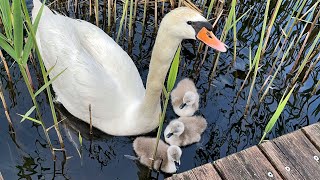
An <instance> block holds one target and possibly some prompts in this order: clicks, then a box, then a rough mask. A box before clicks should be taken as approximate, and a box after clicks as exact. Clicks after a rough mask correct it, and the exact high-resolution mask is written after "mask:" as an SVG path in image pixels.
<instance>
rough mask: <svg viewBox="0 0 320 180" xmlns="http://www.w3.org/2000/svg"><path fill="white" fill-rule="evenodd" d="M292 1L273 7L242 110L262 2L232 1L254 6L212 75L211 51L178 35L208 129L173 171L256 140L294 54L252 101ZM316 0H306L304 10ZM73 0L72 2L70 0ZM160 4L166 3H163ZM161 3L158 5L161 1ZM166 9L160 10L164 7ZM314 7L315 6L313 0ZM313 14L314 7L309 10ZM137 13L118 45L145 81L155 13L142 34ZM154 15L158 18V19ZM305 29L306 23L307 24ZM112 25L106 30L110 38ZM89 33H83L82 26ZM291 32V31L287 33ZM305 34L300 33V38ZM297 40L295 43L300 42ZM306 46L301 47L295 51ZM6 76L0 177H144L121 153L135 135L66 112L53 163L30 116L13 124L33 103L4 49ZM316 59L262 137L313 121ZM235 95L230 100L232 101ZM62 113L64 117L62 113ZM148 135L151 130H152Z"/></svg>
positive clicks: (83, 7) (241, 9)
mask: <svg viewBox="0 0 320 180" xmlns="http://www.w3.org/2000/svg"><path fill="white" fill-rule="evenodd" d="M79 2H80V4H79V7H80V8H79V11H78V12H80V13H75V12H74V10H73V8H70V9H69V10H68V9H67V8H65V6H62V5H58V6H56V5H55V4H53V5H52V8H53V9H56V10H57V11H59V12H63V13H65V14H66V15H68V16H71V17H77V18H81V19H85V20H87V21H92V22H94V17H89V16H88V8H87V7H88V1H85V2H83V1H79ZM295 2H296V1H283V4H282V7H281V8H280V12H279V16H278V17H277V19H276V25H275V27H274V28H273V29H272V33H271V37H270V40H269V44H268V47H267V50H266V53H265V56H264V58H263V60H261V62H260V66H261V68H260V70H259V72H258V75H257V80H256V85H255V87H254V89H253V96H252V100H251V104H250V108H249V111H248V115H247V116H246V117H245V116H244V109H245V105H246V102H247V99H248V94H249V89H250V85H251V82H252V78H249V82H246V83H245V87H244V90H243V91H242V92H241V94H240V96H239V98H238V99H237V98H236V97H237V93H238V91H239V89H240V87H241V85H242V84H243V82H244V78H245V76H246V75H247V73H248V69H249V68H248V65H249V60H248V59H249V58H248V57H249V47H250V46H251V47H252V52H255V51H256V49H257V46H258V43H259V38H260V31H261V26H262V20H263V13H264V8H265V3H264V2H263V1H261V2H260V1H240V2H239V4H238V5H237V14H238V17H240V15H242V14H243V13H245V12H246V11H247V10H248V9H249V8H250V7H251V6H253V5H255V6H254V8H253V9H252V11H251V12H250V13H249V14H248V15H247V16H245V17H244V18H243V19H242V20H240V21H239V22H238V24H237V38H238V41H237V54H236V62H235V64H234V66H231V65H230V64H231V62H232V60H233V56H234V54H233V36H232V31H230V33H229V35H228V36H227V39H226V44H227V45H228V46H229V47H230V49H229V51H228V52H227V53H222V54H221V55H220V58H219V63H218V67H217V70H216V72H215V75H214V76H213V77H211V74H212V70H213V65H214V59H215V58H214V57H215V56H216V53H215V52H214V51H213V50H212V49H210V50H209V54H208V55H207V57H206V60H205V61H203V63H202V58H203V55H204V54H203V52H201V53H197V48H198V43H197V42H194V41H184V42H183V43H182V59H181V63H180V66H181V67H180V71H179V75H178V80H180V79H182V78H183V77H190V78H192V79H194V80H195V82H196V86H197V88H198V91H199V93H200V94H201V103H200V104H201V105H200V112H199V114H201V115H203V116H204V117H205V118H206V119H207V120H208V123H209V124H208V128H207V130H206V131H205V133H204V135H203V136H202V140H201V143H198V144H194V145H191V146H188V147H186V148H183V156H182V160H181V162H182V165H181V167H180V169H179V171H178V172H183V171H186V170H189V169H191V168H194V167H196V166H199V165H201V164H205V163H208V162H212V161H214V160H216V159H219V158H222V157H225V156H227V155H229V154H232V153H235V152H238V151H241V150H243V149H245V148H248V147H250V146H253V145H256V144H257V143H258V142H259V140H260V138H261V136H262V133H263V130H264V128H265V126H266V124H267V122H268V120H269V119H270V118H271V116H272V115H273V113H274V112H275V109H276V107H277V105H278V103H279V101H280V99H281V97H282V95H283V93H284V91H285V89H286V87H287V86H288V85H289V83H288V80H287V74H288V72H289V71H290V70H291V68H292V63H293V62H294V61H295V59H296V56H297V53H298V51H299V49H300V48H301V44H302V43H298V44H297V46H296V48H295V49H296V50H295V51H294V52H292V53H291V54H290V56H289V58H287V60H286V62H285V64H284V66H283V68H282V70H281V72H280V73H279V74H278V76H277V77H276V79H275V81H274V84H273V87H272V89H270V91H269V93H268V94H267V96H266V98H265V100H264V101H263V102H262V103H261V104H259V98H260V97H261V93H260V94H259V95H258V92H259V91H260V88H261V86H262V85H263V83H264V82H265V80H266V78H267V75H268V73H269V71H270V69H271V66H272V63H273V61H274V59H275V56H276V55H272V52H273V50H274V48H275V46H276V44H277V42H278V39H279V37H280V35H281V28H283V27H284V26H285V24H286V23H287V21H289V20H290V18H289V15H290V14H291V13H292V9H293V6H294V3H295ZM315 2H316V1H315V0H313V1H311V0H310V1H308V2H307V6H306V8H304V10H303V12H306V10H308V9H309V8H310V7H311V6H312V5H313V4H314V3H315ZM27 4H28V7H29V8H30V9H31V8H32V1H31V0H27ZM72 4H73V2H72V1H71V5H72ZM230 4H231V3H230V2H229V1H228V2H226V3H225V6H224V9H226V11H225V12H224V14H223V16H222V18H221V20H220V21H219V22H218V26H217V28H216V32H215V33H216V35H217V36H218V37H220V35H221V32H222V28H223V26H224V24H225V18H226V16H227V14H228V11H227V10H228V9H230V6H229V5H230ZM275 5H276V1H272V3H271V7H270V9H271V12H270V13H269V18H270V17H271V15H272V14H271V13H272V12H273V9H274V7H275ZM165 6H166V7H167V6H168V4H165ZM102 7H103V1H101V7H100V10H101V13H100V15H101V17H100V26H101V28H103V29H106V21H105V19H104V18H105V17H106V15H102V14H103V8H102ZM160 7H161V6H160ZM169 9H170V8H166V10H165V12H167V11H168V10H169ZM318 10H319V6H318ZM316 12H317V11H316ZM121 13H122V3H121V2H118V11H117V14H118V15H117V17H120V16H121ZM142 16H143V5H139V7H138V8H137V22H136V23H135V29H134V38H133V43H132V44H133V45H132V47H130V46H129V45H128V36H127V34H126V36H122V38H121V39H120V43H119V44H120V45H121V46H122V47H123V48H124V49H125V50H126V51H127V52H128V54H129V55H130V56H131V57H132V59H133V60H134V62H135V64H136V66H137V67H138V69H139V71H140V74H141V76H142V78H143V80H144V82H145V80H146V76H147V73H148V64H149V60H150V55H151V50H152V46H153V44H154V41H155V35H154V15H153V7H150V10H149V11H148V17H147V25H146V27H145V34H144V36H142V31H143V27H142V23H141V22H142ZM161 17H162V14H161V13H160V15H159V18H160V19H161ZM119 21H120V18H119V19H117V24H116V26H114V27H116V28H118V25H119ZM304 24H305V23H300V24H298V25H296V26H295V27H294V29H293V33H296V34H300V32H301V31H302V29H303V27H304ZM319 24H320V22H319V21H318V25H316V26H315V27H314V30H312V33H311V38H309V40H308V42H307V43H306V49H308V48H309V47H310V45H311V43H312V42H313V40H314V37H315V36H316V34H317V33H318V32H319ZM307 30H308V29H307ZM114 32H116V31H115V30H114V29H113V30H112V32H111V33H110V35H111V36H112V37H114V39H115V37H116V33H114ZM88 33H89V32H88ZM292 37H293V36H292ZM303 37H305V36H303ZM301 42H302V41H301ZM317 47H318V50H317V51H315V53H316V55H315V56H314V59H315V58H316V57H317V56H319V42H318V44H317ZM306 53H307V52H305V51H304V52H303V53H302V57H303V56H304V55H306ZM4 55H5V57H6V59H7V61H8V63H9V66H10V72H11V75H12V77H13V90H10V86H9V84H8V77H7V75H6V73H5V70H4V67H3V65H2V64H1V71H0V78H1V79H0V80H1V82H2V84H3V89H4V94H5V98H6V101H7V104H8V106H9V111H10V114H11V117H12V121H13V123H14V128H15V132H16V138H15V140H13V139H12V138H11V136H10V133H9V129H8V122H7V120H6V117H5V114H4V109H3V107H2V106H0V137H1V138H0V148H1V151H0V152H1V153H0V162H1V163H0V171H1V173H2V175H3V176H4V177H5V179H90V178H91V179H149V178H150V177H148V169H147V168H145V167H143V166H141V165H139V164H138V163H137V162H135V161H132V160H130V159H127V158H126V157H124V155H134V152H133V149H132V141H133V140H134V137H113V136H108V135H104V134H101V133H98V132H96V131H95V137H94V138H93V139H91V140H90V138H88V137H89V136H88V135H86V133H85V132H88V125H87V124H83V123H79V122H78V121H77V120H74V118H72V117H69V116H68V114H67V113H64V116H67V117H69V119H70V120H65V121H64V123H61V129H62V133H63V138H64V142H65V144H66V152H67V155H68V156H69V157H70V158H69V159H68V160H67V161H64V160H63V156H62V153H57V155H58V158H57V160H56V161H55V162H54V161H53V160H52V156H51V153H50V150H49V147H48V144H47V143H46V140H45V138H44V135H43V132H42V128H41V127H40V126H37V125H35V124H33V123H31V122H28V121H25V122H23V123H20V120H21V118H20V117H19V116H18V115H17V113H20V114H24V113H25V112H26V111H28V110H29V108H30V107H32V106H33V105H32V101H31V99H30V97H29V95H28V92H27V88H26V86H25V84H24V82H23V79H22V76H21V74H20V72H19V68H18V66H17V64H16V63H14V62H13V61H12V59H10V58H9V57H8V55H7V54H4ZM29 68H30V72H31V74H32V75H33V81H34V83H35V86H38V80H39V79H41V78H39V77H40V76H37V75H36V74H38V72H40V70H39V67H38V66H34V65H33V64H32V63H31V62H29ZM319 69H320V66H319V63H318V64H317V65H316V67H315V69H314V70H313V71H312V72H311V74H310V76H309V78H308V79H307V81H306V82H304V84H300V86H299V87H298V88H297V89H296V91H295V92H294V93H293V95H292V97H291V98H290V100H289V103H288V105H287V106H286V108H285V110H284V112H283V113H282V115H281V116H280V118H279V121H278V122H277V124H276V125H275V127H274V129H273V131H272V132H271V133H270V135H269V136H268V138H269V139H272V138H274V137H278V136H280V135H283V134H286V133H288V132H291V131H294V130H296V129H299V128H301V127H303V126H306V125H308V124H312V123H315V122H317V121H319V118H320V113H319V109H320V107H319V104H320V99H319V97H320V93H319V88H318V90H317V91H316V93H315V95H313V96H311V95H310V93H311V91H312V90H313V88H314V86H315V84H316V82H317V81H318V80H319V78H320V74H319ZM236 99H237V100H236ZM38 101H39V103H40V105H41V109H42V112H43V117H44V119H45V122H46V123H47V126H50V125H51V124H52V118H51V114H50V108H49V105H48V101H47V99H46V97H45V95H42V96H41V97H40V98H38ZM176 117H177V116H176V115H175V114H174V113H173V110H172V107H171V106H169V108H168V111H167V118H166V119H167V120H170V119H174V118H176ZM63 118H64V117H63ZM79 131H80V132H81V134H82V136H83V147H82V152H81V153H82V156H81V158H80V157H79V155H78V152H77V150H76V147H78V146H79V141H78V132H79ZM50 136H51V138H52V142H53V144H54V146H55V147H59V143H58V138H57V137H56V134H55V132H54V130H51V131H50ZM150 136H155V133H151V134H150ZM151 175H152V177H154V178H157V176H158V178H159V179H163V178H164V177H167V176H168V175H165V174H162V173H160V174H157V173H155V172H153V173H152V174H151Z"/></svg>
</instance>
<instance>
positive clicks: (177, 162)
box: [174, 161, 180, 170]
mask: <svg viewBox="0 0 320 180" xmlns="http://www.w3.org/2000/svg"><path fill="white" fill-rule="evenodd" d="M174 165H175V166H176V169H177V170H178V169H179V166H180V161H174Z"/></svg>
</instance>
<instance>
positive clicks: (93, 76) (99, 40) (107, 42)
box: [33, 0, 145, 134]
mask: <svg viewBox="0 0 320 180" xmlns="http://www.w3.org/2000/svg"><path fill="white" fill-rule="evenodd" d="M34 2H36V3H35V8H34V10H33V17H35V16H36V14H37V11H38V9H39V6H40V5H41V4H40V3H37V2H39V1H38V0H34ZM37 41H38V42H37V43H38V45H39V47H40V51H41V55H42V58H43V60H44V63H45V66H46V68H47V69H49V68H51V67H53V66H54V68H53V70H52V71H51V72H50V78H53V77H55V76H57V75H58V74H59V73H60V72H62V71H63V70H64V69H66V70H65V71H64V72H63V73H62V74H61V75H60V76H59V77H58V78H57V79H56V80H55V81H54V83H53V89H54V91H55V93H56V96H57V100H58V101H60V102H62V103H63V105H64V106H65V107H66V109H68V111H69V112H70V113H71V114H73V115H74V116H76V117H78V118H80V119H82V120H84V121H86V122H89V108H88V107H89V104H91V106H92V117H93V125H96V127H98V128H99V127H101V124H104V125H110V123H112V126H111V125H110V129H113V130H111V131H110V133H111V134H117V133H113V131H118V132H120V130H118V129H122V131H126V127H125V125H126V123H124V122H123V120H122V121H121V120H119V119H124V118H123V117H124V116H126V114H125V112H128V110H127V109H132V108H135V107H132V106H136V105H137V104H139V101H141V100H142V99H143V96H144V93H145V88H144V87H143V83H142V80H141V78H140V75H139V72H138V70H137V68H136V66H135V65H134V63H133V62H132V60H131V58H130V57H129V56H128V54H127V53H126V52H125V51H123V49H121V47H120V46H119V45H117V43H116V42H114V40H113V39H112V38H110V37H109V36H108V35H106V34H105V33H104V32H103V31H102V30H101V29H99V28H98V27H96V26H94V25H92V24H90V23H88V22H86V21H81V20H75V19H71V18H68V17H65V16H62V15H59V14H55V13H52V12H51V11H50V10H49V9H48V8H47V7H45V9H44V11H43V14H42V17H41V20H40V23H39V28H38V30H37ZM70 83H72V86H70ZM120 115H121V116H120ZM104 117H108V118H109V119H103V118H104ZM108 121H109V122H110V123H109V122H108ZM111 121H112V122H111ZM127 124H128V125H129V124H131V123H127ZM104 128H106V127H104ZM107 129H109V128H107Z"/></svg>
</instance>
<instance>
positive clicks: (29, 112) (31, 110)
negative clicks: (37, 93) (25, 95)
mask: <svg viewBox="0 0 320 180" xmlns="http://www.w3.org/2000/svg"><path fill="white" fill-rule="evenodd" d="M35 109H36V106H32V107H31V108H30V109H29V110H28V111H27V112H26V114H24V118H22V119H21V121H20V122H23V121H24V120H25V119H26V118H25V117H29V116H30V114H31V113H32V112H33V111H34V110H35Z"/></svg>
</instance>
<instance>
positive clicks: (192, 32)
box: [160, 7, 227, 52]
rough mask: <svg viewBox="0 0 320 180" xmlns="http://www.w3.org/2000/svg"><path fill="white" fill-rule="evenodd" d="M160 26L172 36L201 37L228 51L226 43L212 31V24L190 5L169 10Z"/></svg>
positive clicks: (213, 45) (202, 39)
mask: <svg viewBox="0 0 320 180" xmlns="http://www.w3.org/2000/svg"><path fill="white" fill-rule="evenodd" d="M164 27H165V28H164ZM160 28H163V30H165V31H166V34H167V35H171V36H172V37H176V38H180V39H181V40H182V39H199V40H200V41H202V42H203V43H205V44H207V45H208V46H210V47H212V48H214V49H216V50H218V51H221V52H225V51H227V49H226V45H225V44H224V43H222V42H221V41H220V40H219V39H218V38H216V36H215V35H214V34H213V33H212V25H211V24H210V23H209V22H208V21H207V20H206V18H204V17H203V16H202V15H201V14H200V13H199V12H197V11H195V10H192V9H190V8H188V7H179V8H176V9H174V10H172V11H171V12H169V13H168V14H167V15H166V16H165V17H164V18H163V20H162V22H161V25H160Z"/></svg>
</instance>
